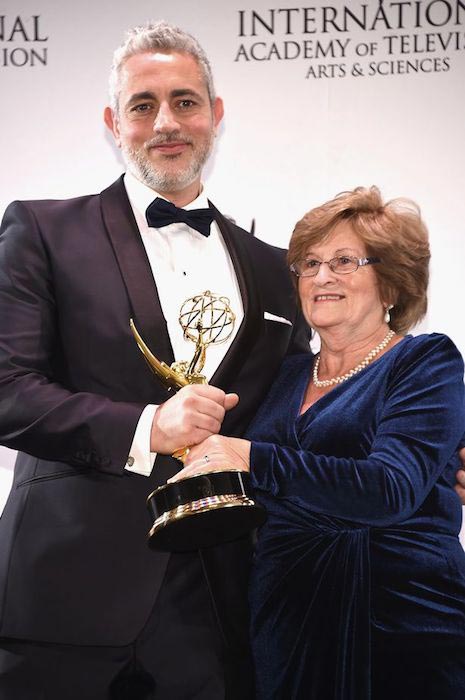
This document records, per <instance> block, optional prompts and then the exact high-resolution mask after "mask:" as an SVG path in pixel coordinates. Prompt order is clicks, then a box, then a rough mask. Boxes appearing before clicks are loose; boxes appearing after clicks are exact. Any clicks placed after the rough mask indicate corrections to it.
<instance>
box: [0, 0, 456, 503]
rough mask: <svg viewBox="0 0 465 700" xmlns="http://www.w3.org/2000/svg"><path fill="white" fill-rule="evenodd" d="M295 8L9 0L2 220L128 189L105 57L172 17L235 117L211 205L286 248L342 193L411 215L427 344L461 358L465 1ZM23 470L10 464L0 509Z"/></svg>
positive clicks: (0, 480) (217, 164)
mask: <svg viewBox="0 0 465 700" xmlns="http://www.w3.org/2000/svg"><path fill="white" fill-rule="evenodd" d="M295 5H296V3H295V2H293V1H292V2H289V0H255V2H250V1H248V0H241V2H240V3H236V2H235V1H234V0H223V1H221V0H220V1H218V0H197V1H196V2H195V3H189V2H187V0H185V1H181V0H159V1H158V2H153V1H152V2H149V1H148V0H134V1H133V2H132V3H115V2H114V0H111V1H110V0H100V2H95V0H92V1H91V0H80V2H79V3H75V2H72V1H71V0H62V1H61V2H59V3H58V2H54V0H3V3H2V8H1V10H0V12H1V14H0V94H1V104H2V109H1V115H0V120H1V121H0V123H1V127H2V128H1V135H2V148H1V153H2V165H1V167H0V181H1V187H0V213H1V212H3V210H4V208H5V206H6V205H7V204H8V203H9V202H10V201H11V200H13V199H25V198H34V199H36V198H43V197H54V198H62V197H69V196H74V195H79V194H85V193H89V192H96V191H100V190H101V189H103V188H104V187H106V186H107V185H108V184H110V182H112V181H113V180H114V179H116V177H118V176H119V174H120V173H121V171H122V163H121V161H120V158H119V153H118V152H117V151H116V149H115V148H114V147H113V144H112V140H111V138H110V137H109V136H108V134H107V133H106V132H105V128H104V126H103V121H102V112H103V108H104V106H105V104H106V89H107V75H108V70H109V66H110V63H111V56H112V52H113V49H114V48H115V47H116V46H117V45H118V44H119V43H120V42H121V41H122V39H123V34H124V30H125V29H126V28H127V27H130V26H133V25H135V24H140V23H143V22H145V21H146V20H148V19H152V18H154V19H161V18H163V19H166V20H168V21H171V22H174V23H177V24H179V25H180V26H181V27H183V28H184V29H187V30H188V31H190V32H191V33H193V34H194V35H195V36H197V37H198V38H199V40H200V42H201V43H202V45H203V46H204V48H205V49H206V51H207V54H208V55H209V57H210V59H211V62H212V65H213V70H214V75H215V79H216V86H217V91H218V94H219V95H221V96H222V97H223V98H224V101H225V119H224V122H223V125H222V128H221V130H220V136H219V138H218V139H217V146H216V151H215V154H214V155H213V156H212V158H211V161H210V164H209V167H208V170H207V177H206V180H207V185H208V191H209V196H210V197H211V199H212V200H213V201H214V202H215V204H217V206H218V207H219V208H220V209H221V210H222V211H224V212H226V213H230V214H231V215H232V216H234V218H235V219H236V221H237V222H238V223H239V224H240V225H242V226H244V227H245V228H249V227H250V224H251V221H252V219H254V220H255V226H256V229H255V230H256V235H257V236H259V237H260V238H263V239H264V240H267V241H269V242H271V243H274V244H278V245H282V246H285V245H286V244H287V241H288V239H289V236H290V233H291V231H292V228H293V225H294V223H295V221H296V220H297V219H298V218H300V217H301V215H302V214H303V213H304V212H305V211H307V210H308V209H310V208H311V207H312V206H315V205H317V204H320V203H321V202H323V201H325V200H327V199H328V198H330V197H332V196H334V195H335V194H336V193H337V192H340V191H341V190H344V189H352V188H353V187H355V186H357V185H371V184H376V185H378V186H379V187H380V188H381V190H382V192H383V194H384V195H385V196H386V197H395V196H408V197H410V198H412V199H414V200H416V201H417V202H418V203H419V204H420V206H421V208H422V211H423V214H424V217H425V220H426V221H427V223H428V225H429V229H430V234H431V244H432V252H433V258H432V279H431V285H430V304H429V311H428V315H427V318H426V320H425V321H424V322H423V323H422V325H421V327H419V328H418V329H416V331H417V332H418V331H433V330H434V331H441V332H445V333H447V334H449V335H450V336H451V337H452V338H453V339H454V341H455V342H456V344H457V345H458V347H459V349H460V350H461V351H462V353H464V354H465V323H464V322H463V320H462V316H463V314H461V312H460V309H461V304H462V300H463V299H464V298H465V275H463V259H464V252H465V244H464V242H463V227H464V223H463V222H464V221H465V197H464V195H463V163H464V162H465V139H464V135H463V117H464V114H465V90H464V79H465V2H464V1H463V0H462V2H460V0H417V1H416V2H414V3H413V2H406V1H405V2H387V1H386V0H385V1H384V2H381V3H380V2H376V1H374V0H368V2H367V1H366V0H365V2H359V1H358V0H357V1H352V0H347V3H346V5H344V3H343V2H339V1H337V0H332V2H331V5H329V4H325V0H313V2H312V6H311V7H307V8H296V7H295ZM364 7H365V10H364ZM364 13H365V14H364ZM0 322H1V320H0ZM13 457H14V454H13V453H12V452H11V451H8V450H6V449H5V448H0V498H2V497H3V498H5V497H6V494H7V492H8V488H9V480H10V475H11V468H12V463H13Z"/></svg>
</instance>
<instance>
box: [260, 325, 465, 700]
mask: <svg viewBox="0 0 465 700" xmlns="http://www.w3.org/2000/svg"><path fill="white" fill-rule="evenodd" d="M311 368H312V359H311V358H309V357H308V356H302V355H299V356H294V357H292V358H289V359H288V360H287V361H286V363H285V364H284V365H283V367H282V369H281V372H280V374H279V376H278V377H277V379H276V381H275V383H274V385H273V387H272V389H271V391H270V393H269V395H268V397H267V399H266V401H265V403H264V405H263V406H262V408H261V410H260V412H259V414H258V415H257V417H256V419H255V420H254V422H253V424H252V426H251V427H250V429H249V433H248V438H249V439H250V440H252V448H251V473H252V480H253V484H254V487H255V489H256V495H257V498H258V500H259V501H260V502H261V503H262V504H263V505H264V506H265V507H266V509H267V511H268V520H267V522H266V524H265V525H264V526H263V527H262V528H261V530H260V532H259V535H258V542H257V550H256V558H255V564H254V570H253V575H252V582H251V592H250V601H251V611H252V642H253V648H254V655H255V662H256V669H257V686H258V697H259V698H261V699H264V700H272V699H273V700H275V699H276V700H277V699H282V700H291V699H299V700H300V699H302V700H303V699H305V700H368V699H369V698H372V699H373V700H381V699H383V700H384V698H389V699H390V700H391V699H392V700H401V698H404V697H408V698H409V700H416V699H417V698H418V699H419V700H420V698H421V700H427V699H429V698H432V699H433V698H434V700H449V699H450V700H460V699H462V698H465V555H464V552H463V550H462V547H461V545H460V543H459V541H458V537H457V535H458V532H459V529H460V524H461V506H460V503H459V499H458V497H457V496H456V494H455V492H454V490H453V484H454V483H455V477H454V474H455V471H456V469H457V467H458V464H459V461H458V457H457V448H458V445H459V443H460V441H461V438H462V436H463V434H464V430H465V405H464V386H463V362H462V358H461V356H460V354H459V352H458V351H457V349H456V348H455V346H454V345H453V343H452V342H451V341H450V340H449V338H447V337H446V336H444V335H438V334H433V335H422V336H417V337H412V336H406V337H405V338H404V339H402V340H401V341H400V342H399V343H398V344H397V345H396V346H394V347H393V348H392V349H391V350H389V351H388V352H387V353H385V354H384V355H382V356H381V357H380V358H378V359H377V360H376V361H374V362H373V363H372V364H370V365H369V366H368V367H366V368H365V369H364V370H363V371H362V372H360V373H359V374H357V375H355V376H354V377H352V378H351V379H349V380H348V381H346V382H344V383H343V384H340V385H338V386H336V387H335V388H334V389H332V391H330V392H329V393H328V394H326V395H325V396H324V397H322V398H321V399H320V400H319V401H317V402H316V403H315V404H313V405H312V406H311V407H310V408H309V409H308V410H307V411H306V412H305V413H303V414H302V415H300V408H301V405H302V402H303V399H304V396H305V392H306V388H307V385H308V381H309V378H310V374H311ZM403 664H404V666H405V668H404V669H403V670H402V669H401V667H402V665H403ZM403 674H405V678H404V677H403Z"/></svg>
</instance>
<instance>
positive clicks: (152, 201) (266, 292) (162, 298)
mask: <svg viewBox="0 0 465 700" xmlns="http://www.w3.org/2000/svg"><path fill="white" fill-rule="evenodd" d="M110 87H111V104H110V106H109V107H108V108H107V109H106V110H105V122H106V124H107V126H108V127H109V129H110V130H111V132H112V133H113V135H114V138H115V141H116V144H117V145H118V147H119V148H120V149H121V151H122V154H123V158H124V160H125V163H126V166H127V172H126V174H125V175H124V176H123V177H122V178H120V179H119V180H118V181H117V182H115V183H113V184H112V185H110V187H108V188H107V189H105V190H104V191H103V192H101V193H100V194H97V195H90V196H83V197H78V198H75V199H71V200H67V201H52V200H47V201H28V202H15V203H13V204H11V205H10V206H9V207H8V209H7V211H6V213H5V216H4V219H3V223H2V229H1V233H0V318H1V319H2V323H1V326H0V441H1V443H2V444H4V445H6V446H8V447H11V448H13V449H16V450H18V451H19V454H18V458H17V463H16V467H15V476H14V483H13V488H12V491H11V494H10V497H9V499H8V502H7V504H6V507H5V510H4V514H3V516H2V518H1V519H0V541H1V543H2V545H1V548H0V700H7V699H8V700H11V699H12V698H18V699H19V698H20V699H21V700H38V699H39V698H40V699H45V700H78V699H79V700H103V699H104V698H120V699H124V698H130V699H131V700H132V699H135V700H137V699H139V698H140V699H141V700H142V699H143V698H144V699H145V698H156V699H157V700H168V699H169V700H195V699H198V700H216V699H220V698H241V700H243V699H245V698H249V697H252V696H253V688H252V686H253V683H252V674H251V669H250V660H249V653H248V644H247V605H246V586H247V574H248V562H249V557H250V543H249V540H248V538H242V539H238V540H236V541H233V542H231V543H229V544H224V545H219V546H215V547H211V548H208V549H204V550H202V551H195V552H187V553H179V554H172V555H169V554H166V553H161V552H155V551H152V550H150V549H149V548H148V546H147V543H146V536H147V531H148V529H149V527H150V526H151V522H150V519H149V516H148V513H147V511H146V507H145V501H146V497H147V495H148V494H149V493H150V492H151V491H152V490H153V489H154V488H156V487H157V486H158V485H160V484H162V483H164V482H165V481H166V480H167V478H169V477H170V476H172V475H173V474H174V473H175V472H176V471H177V470H178V468H179V465H178V463H177V462H176V461H175V460H173V459H172V458H171V457H170V455H171V454H172V452H173V450H175V449H176V448H180V447H183V446H185V445H189V444H197V443H198V442H200V441H202V440H203V439H204V438H205V437H207V436H208V435H211V434H214V433H217V432H219V431H220V430H221V431H224V432H225V433H227V434H228V435H233V436H234V435H235V436H240V435H242V433H243V431H244V430H245V429H246V427H247V425H248V423H249V422H250V420H251V418H252V416H253V415H254V412H255V411H256V409H257V407H258V405H259V404H260V402H261V401H262V399H263V398H264V396H265V393H266V391H267V388H268V387H269V385H270V383H271V381H272V380H273V377H274V376H275V374H276V372H277V369H278V367H279V365H280V363H281V361H282V359H283V357H284V356H285V355H286V354H287V353H290V352H302V351H308V336H307V332H306V331H305V330H304V328H303V325H302V323H301V321H300V315H299V313H298V311H297V309H296V304H295V301H294V294H293V290H292V288H291V283H290V281H289V276H288V274H287V270H286V266H285V256H284V251H282V250H279V249H277V248H273V247H271V246H269V245H267V244H265V243H263V242H261V241H259V240H257V239H255V238H254V237H252V236H251V235H250V234H248V233H247V232H245V231H243V230H242V229H240V228H238V227H237V226H236V225H234V224H233V223H231V221H230V220H228V219H227V218H225V217H224V216H223V215H222V214H221V213H220V212H219V211H218V209H216V207H215V206H214V205H213V204H212V203H211V202H209V201H208V200H207V194H206V192H205V191H204V190H203V188H202V184H201V171H202V167H203V165H204V163H205V161H206V159H207V158H208V155H209V153H210V151H211V148H212V144H213V141H214V138H215V134H216V129H217V127H218V125H219V123H220V121H221V118H222V116H223V104H222V101H221V99H220V98H219V97H217V96H216V95H215V91H214V87H213V81H212V77H211V71H210V66H209V63H208V60H207V58H206V56H205V54H204V52H203V51H202V49H201V47H200V46H199V45H198V43H197V42H196V41H195V40H194V39H193V38H192V37H190V36H189V35H187V34H185V33H184V32H182V31H180V30H178V29H176V28H174V27H172V26H170V25H167V24H166V23H163V22H160V23H156V24H154V25H149V26H146V27H139V28H136V29H135V30H132V31H131V32H129V34H128V38H127V40H126V42H125V43H124V44H123V46H122V47H120V48H119V49H118V50H117V51H116V52H115V56H114V65H113V69H112V73H111V81H110ZM166 200H167V202H170V203H172V204H173V205H175V207H176V208H178V209H177V210H176V209H174V208H172V207H171V206H170V205H169V204H167V202H166ZM179 209H181V211H179ZM199 209H200V210H202V211H200V212H198V210H199ZM192 210H196V211H194V212H192ZM207 289H211V290H212V291H215V292H218V293H221V294H223V295H225V296H227V297H229V299H230V303H231V306H232V308H233V310H234V312H235V314H236V317H237V319H236V325H235V328H234V333H233V336H232V337H231V338H230V340H229V341H228V342H227V343H224V344H223V345H218V346H215V347H212V348H210V350H209V352H208V353H207V361H206V367H205V373H206V374H207V377H208V379H209V381H210V382H211V385H210V386H193V387H186V388H184V389H181V390H180V391H179V392H178V393H177V394H176V395H174V396H172V395H170V394H169V393H168V392H167V390H166V389H165V388H164V387H163V386H162V385H161V384H160V383H159V382H158V381H157V380H156V379H155V378H154V377H153V375H152V374H151V372H150V370H149V368H148V367H147V365H146V363H145V362H144V359H143V357H142V355H141V354H140V352H139V350H138V348H137V346H136V343H135V341H134V339H133V337H132V334H131V331H130V327H129V319H130V318H131V317H132V318H134V320H135V323H136V325H137V327H138V329H139V331H140V333H141V335H142V336H143V338H144V339H145V341H146V342H147V344H148V345H149V347H150V348H151V350H152V351H153V352H154V353H155V354H156V355H157V356H158V357H159V358H160V359H162V360H164V361H165V362H167V363H168V364H169V363H171V362H172V361H173V360H174V359H176V360H180V359H190V358H191V357H192V353H193V345H192V344H190V343H189V342H188V341H186V340H185V339H184V337H183V334H182V329H181V327H180V326H179V324H178V315H179V308H180V305H181V303H182V302H183V301H184V300H185V299H188V298H190V297H192V296H194V295H195V294H200V293H202V292H204V291H205V290H207ZM238 396H239V397H240V401H239V403H238V398H237V397H238Z"/></svg>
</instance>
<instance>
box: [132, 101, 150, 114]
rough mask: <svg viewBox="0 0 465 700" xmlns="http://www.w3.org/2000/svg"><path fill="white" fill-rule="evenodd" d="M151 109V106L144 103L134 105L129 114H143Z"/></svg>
mask: <svg viewBox="0 0 465 700" xmlns="http://www.w3.org/2000/svg"><path fill="white" fill-rule="evenodd" d="M150 109H151V105H149V104H148V103H147V102H144V103H142V104H139V105H134V107H132V108H131V112H136V113H138V114H143V113H144V112H148V111H149V110H150Z"/></svg>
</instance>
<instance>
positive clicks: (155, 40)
mask: <svg viewBox="0 0 465 700" xmlns="http://www.w3.org/2000/svg"><path fill="white" fill-rule="evenodd" d="M156 51H166V52H171V51H179V52H181V53H187V54H190V55H191V56H192V57H193V58H194V59H195V60H196V61H197V63H198V64H199V68H200V70H201V72H202V75H203V77H204V79H205V83H206V86H207V91H208V96H209V98H210V102H211V103H212V104H213V102H214V100H215V87H214V85H213V75H212V70H211V66H210V62H209V60H208V58H207V56H206V54H205V51H204V50H203V49H202V47H201V46H200V44H199V42H198V41H197V39H195V38H194V37H193V36H191V35H190V34H188V33H187V32H185V31H183V30H182V29H179V27H175V26H174V25H172V24H168V22H165V21H164V20H160V21H159V22H148V23H147V24H145V25H143V26H139V27H134V28H133V29H129V31H128V32H127V33H126V41H125V42H124V43H123V44H121V46H119V47H118V48H117V49H116V51H115V53H114V54H113V65H112V67H111V72H110V89H109V92H110V106H111V108H112V110H113V112H115V114H117V113H118V99H119V93H120V78H121V69H122V67H123V65H124V63H125V61H127V59H128V58H130V57H131V56H135V55H137V54H140V53H146V52H156Z"/></svg>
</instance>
